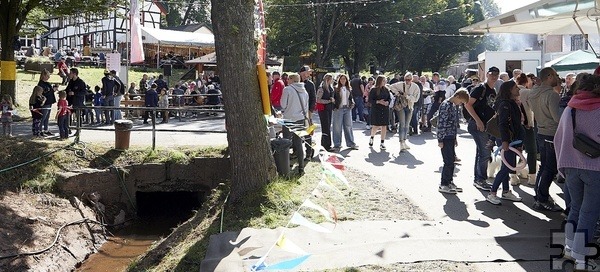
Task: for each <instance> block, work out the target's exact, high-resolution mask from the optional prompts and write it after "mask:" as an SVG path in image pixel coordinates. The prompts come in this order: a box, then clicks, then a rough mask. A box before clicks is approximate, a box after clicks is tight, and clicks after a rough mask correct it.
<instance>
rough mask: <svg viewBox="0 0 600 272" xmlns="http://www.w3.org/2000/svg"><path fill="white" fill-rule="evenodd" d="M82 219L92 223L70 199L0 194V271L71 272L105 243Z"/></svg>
mask: <svg viewBox="0 0 600 272" xmlns="http://www.w3.org/2000/svg"><path fill="white" fill-rule="evenodd" d="M85 218H87V219H91V220H96V217H95V215H94V212H93V211H92V210H91V209H89V208H88V207H86V206H84V205H83V204H82V203H81V201H79V200H76V199H74V198H72V199H71V201H69V200H66V199H62V198H59V197H56V196H54V195H52V194H48V193H45V194H31V193H25V192H21V193H13V192H4V193H2V194H1V195H0V271H71V270H73V269H74V268H75V267H76V266H77V265H78V264H79V263H81V262H82V261H83V260H85V258H86V257H87V256H88V255H89V254H91V253H94V252H96V251H97V248H99V247H100V245H101V244H102V243H104V242H105V238H104V236H103V234H102V233H103V231H102V229H101V228H100V226H99V225H98V224H95V223H93V222H92V221H90V220H85ZM59 229H60V232H59ZM57 234H58V237H57Z"/></svg>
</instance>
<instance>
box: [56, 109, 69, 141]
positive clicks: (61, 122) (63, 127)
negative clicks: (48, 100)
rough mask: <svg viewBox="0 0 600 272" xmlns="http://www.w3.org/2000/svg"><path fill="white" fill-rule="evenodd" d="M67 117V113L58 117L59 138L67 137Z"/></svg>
mask: <svg viewBox="0 0 600 272" xmlns="http://www.w3.org/2000/svg"><path fill="white" fill-rule="evenodd" d="M69 118H71V117H70V116H69V114H66V115H63V116H59V117H58V132H59V134H60V138H68V137H69Z"/></svg>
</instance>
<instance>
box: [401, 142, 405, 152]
mask: <svg viewBox="0 0 600 272" xmlns="http://www.w3.org/2000/svg"><path fill="white" fill-rule="evenodd" d="M404 150H406V143H404V141H400V151H404Z"/></svg>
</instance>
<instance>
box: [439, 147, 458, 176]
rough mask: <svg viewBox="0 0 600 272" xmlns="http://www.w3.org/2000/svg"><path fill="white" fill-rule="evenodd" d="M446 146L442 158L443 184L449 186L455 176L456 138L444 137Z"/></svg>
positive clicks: (443, 148)
mask: <svg viewBox="0 0 600 272" xmlns="http://www.w3.org/2000/svg"><path fill="white" fill-rule="evenodd" d="M442 142H443V143H444V147H442V159H443V160H444V167H442V182H441V184H442V186H448V185H449V184H450V183H452V180H453V176H454V157H455V155H456V153H455V149H454V144H455V142H456V139H444V140H442Z"/></svg>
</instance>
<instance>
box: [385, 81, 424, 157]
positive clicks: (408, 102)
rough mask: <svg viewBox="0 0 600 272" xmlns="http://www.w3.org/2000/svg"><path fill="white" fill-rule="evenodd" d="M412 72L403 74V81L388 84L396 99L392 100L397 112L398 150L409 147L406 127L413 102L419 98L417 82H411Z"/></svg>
mask: <svg viewBox="0 0 600 272" xmlns="http://www.w3.org/2000/svg"><path fill="white" fill-rule="evenodd" d="M412 79H413V75H412V73H410V72H409V73H406V74H404V81H400V82H398V83H394V84H392V85H390V90H391V92H392V93H394V95H395V97H396V99H395V102H394V110H395V111H396V112H397V113H398V119H399V122H398V137H399V138H400V152H404V151H406V150H407V149H410V146H408V144H406V138H407V137H408V129H409V127H410V120H411V119H412V115H413V108H414V105H415V102H417V101H418V100H419V96H420V95H421V90H420V89H419V86H417V84H414V83H413V82H412Z"/></svg>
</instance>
